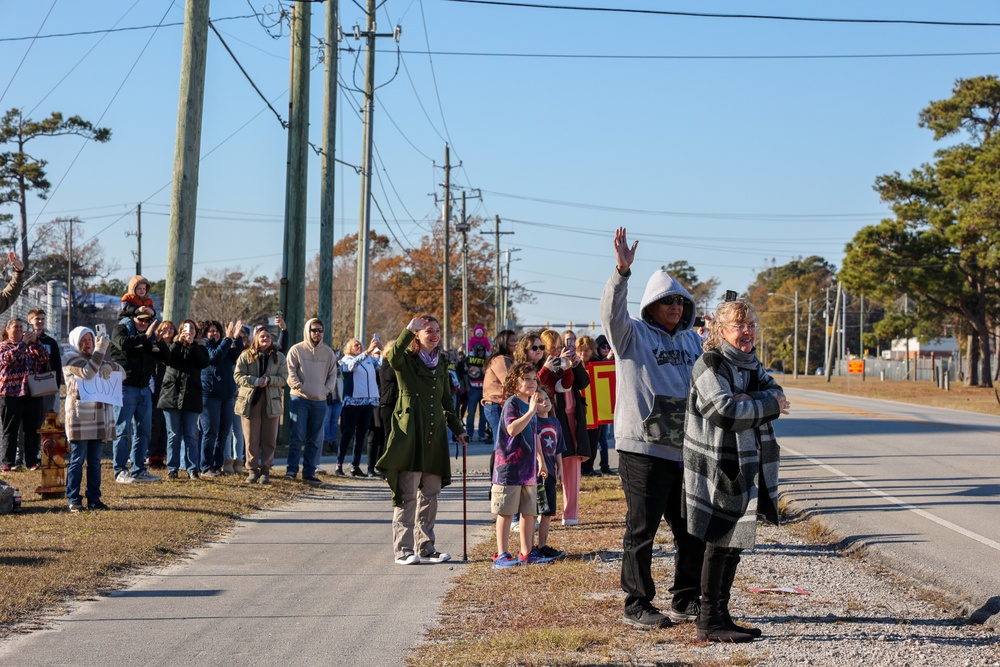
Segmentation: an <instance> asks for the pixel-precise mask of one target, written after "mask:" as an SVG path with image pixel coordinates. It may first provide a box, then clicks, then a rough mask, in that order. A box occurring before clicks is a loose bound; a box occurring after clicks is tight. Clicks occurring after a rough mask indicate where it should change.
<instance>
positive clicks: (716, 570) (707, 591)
mask: <svg viewBox="0 0 1000 667" xmlns="http://www.w3.org/2000/svg"><path fill="white" fill-rule="evenodd" d="M728 552H729V549H727V548H726V547H717V546H715V545H714V544H709V545H707V546H706V548H705V562H704V564H703V565H702V569H701V608H700V609H699V610H698V620H697V621H695V628H697V631H698V633H697V636H698V641H710V642H729V643H734V644H743V643H746V642H751V641H753V637H751V636H750V635H749V634H747V633H745V632H739V631H738V630H733V629H731V628H729V627H728V626H727V625H726V622H725V621H724V620H723V619H722V609H721V601H722V596H723V577H724V576H725V573H726V559H727V555H728Z"/></svg>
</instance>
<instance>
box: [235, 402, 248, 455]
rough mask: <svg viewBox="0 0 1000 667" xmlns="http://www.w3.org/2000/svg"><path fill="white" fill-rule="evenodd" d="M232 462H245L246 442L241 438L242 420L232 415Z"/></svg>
mask: <svg viewBox="0 0 1000 667" xmlns="http://www.w3.org/2000/svg"><path fill="white" fill-rule="evenodd" d="M232 448H233V449H232V452H233V460H238V461H244V462H245V461H246V460H247V441H246V439H245V438H244V437H243V420H242V418H240V417H239V416H238V415H236V414H235V413H233V442H232Z"/></svg>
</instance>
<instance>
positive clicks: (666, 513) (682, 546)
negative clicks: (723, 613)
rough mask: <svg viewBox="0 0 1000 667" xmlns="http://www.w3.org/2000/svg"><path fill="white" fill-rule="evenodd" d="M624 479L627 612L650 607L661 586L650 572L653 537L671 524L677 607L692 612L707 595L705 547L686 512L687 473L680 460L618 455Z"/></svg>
mask: <svg viewBox="0 0 1000 667" xmlns="http://www.w3.org/2000/svg"><path fill="white" fill-rule="evenodd" d="M618 474H619V475H620V476H621V479H622V488H623V489H624V490H625V505H626V507H627V512H626V514H625V539H624V541H623V547H624V552H623V554H622V590H623V591H625V610H626V611H634V610H636V609H637V608H639V607H643V606H646V605H650V604H652V602H653V598H655V597H656V586H655V584H654V583H653V575H652V573H651V571H650V568H651V566H652V561H653V538H654V537H655V536H656V530H657V528H659V526H660V520H661V519H666V520H667V524H668V525H669V526H670V530H671V532H672V533H673V535H674V548H675V550H676V555H675V557H674V583H673V585H672V586H671V587H670V594H671V596H672V601H671V604H672V606H673V607H675V608H678V609H684V608H687V607H688V605H690V603H692V602H693V601H695V600H697V599H698V597H699V596H700V594H701V590H700V588H701V586H700V583H701V569H702V562H703V559H704V556H705V543H704V542H702V541H701V540H699V539H698V538H697V537H692V536H691V535H689V534H688V532H687V526H686V522H685V520H684V518H683V517H682V516H681V507H682V505H683V503H684V493H683V490H684V489H683V485H682V482H683V480H684V469H683V468H682V467H681V464H680V463H679V462H677V461H668V460H666V459H660V458H656V457H653V456H647V455H645V454H635V453H632V452H619V453H618Z"/></svg>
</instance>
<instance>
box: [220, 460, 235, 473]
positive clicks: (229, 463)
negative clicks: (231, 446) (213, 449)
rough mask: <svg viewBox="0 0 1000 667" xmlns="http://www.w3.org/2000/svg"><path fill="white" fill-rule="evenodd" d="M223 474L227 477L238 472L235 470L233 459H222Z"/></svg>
mask: <svg viewBox="0 0 1000 667" xmlns="http://www.w3.org/2000/svg"><path fill="white" fill-rule="evenodd" d="M222 472H223V474H225V475H232V474H233V473H235V472H236V471H235V470H234V469H233V460H232V459H222Z"/></svg>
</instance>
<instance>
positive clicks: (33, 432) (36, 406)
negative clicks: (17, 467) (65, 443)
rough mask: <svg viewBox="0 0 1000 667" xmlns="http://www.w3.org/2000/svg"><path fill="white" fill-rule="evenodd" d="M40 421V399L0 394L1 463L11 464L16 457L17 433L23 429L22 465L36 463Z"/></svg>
mask: <svg viewBox="0 0 1000 667" xmlns="http://www.w3.org/2000/svg"><path fill="white" fill-rule="evenodd" d="M41 423H42V399H41V398H34V397H32V396H0V429H2V438H3V439H2V449H3V452H2V458H3V464H4V465H9V466H13V465H14V463H15V461H16V458H17V434H18V431H20V430H23V431H24V465H25V466H27V467H29V468H30V467H31V466H35V465H38V463H39V461H38V425H39V424H41Z"/></svg>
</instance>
